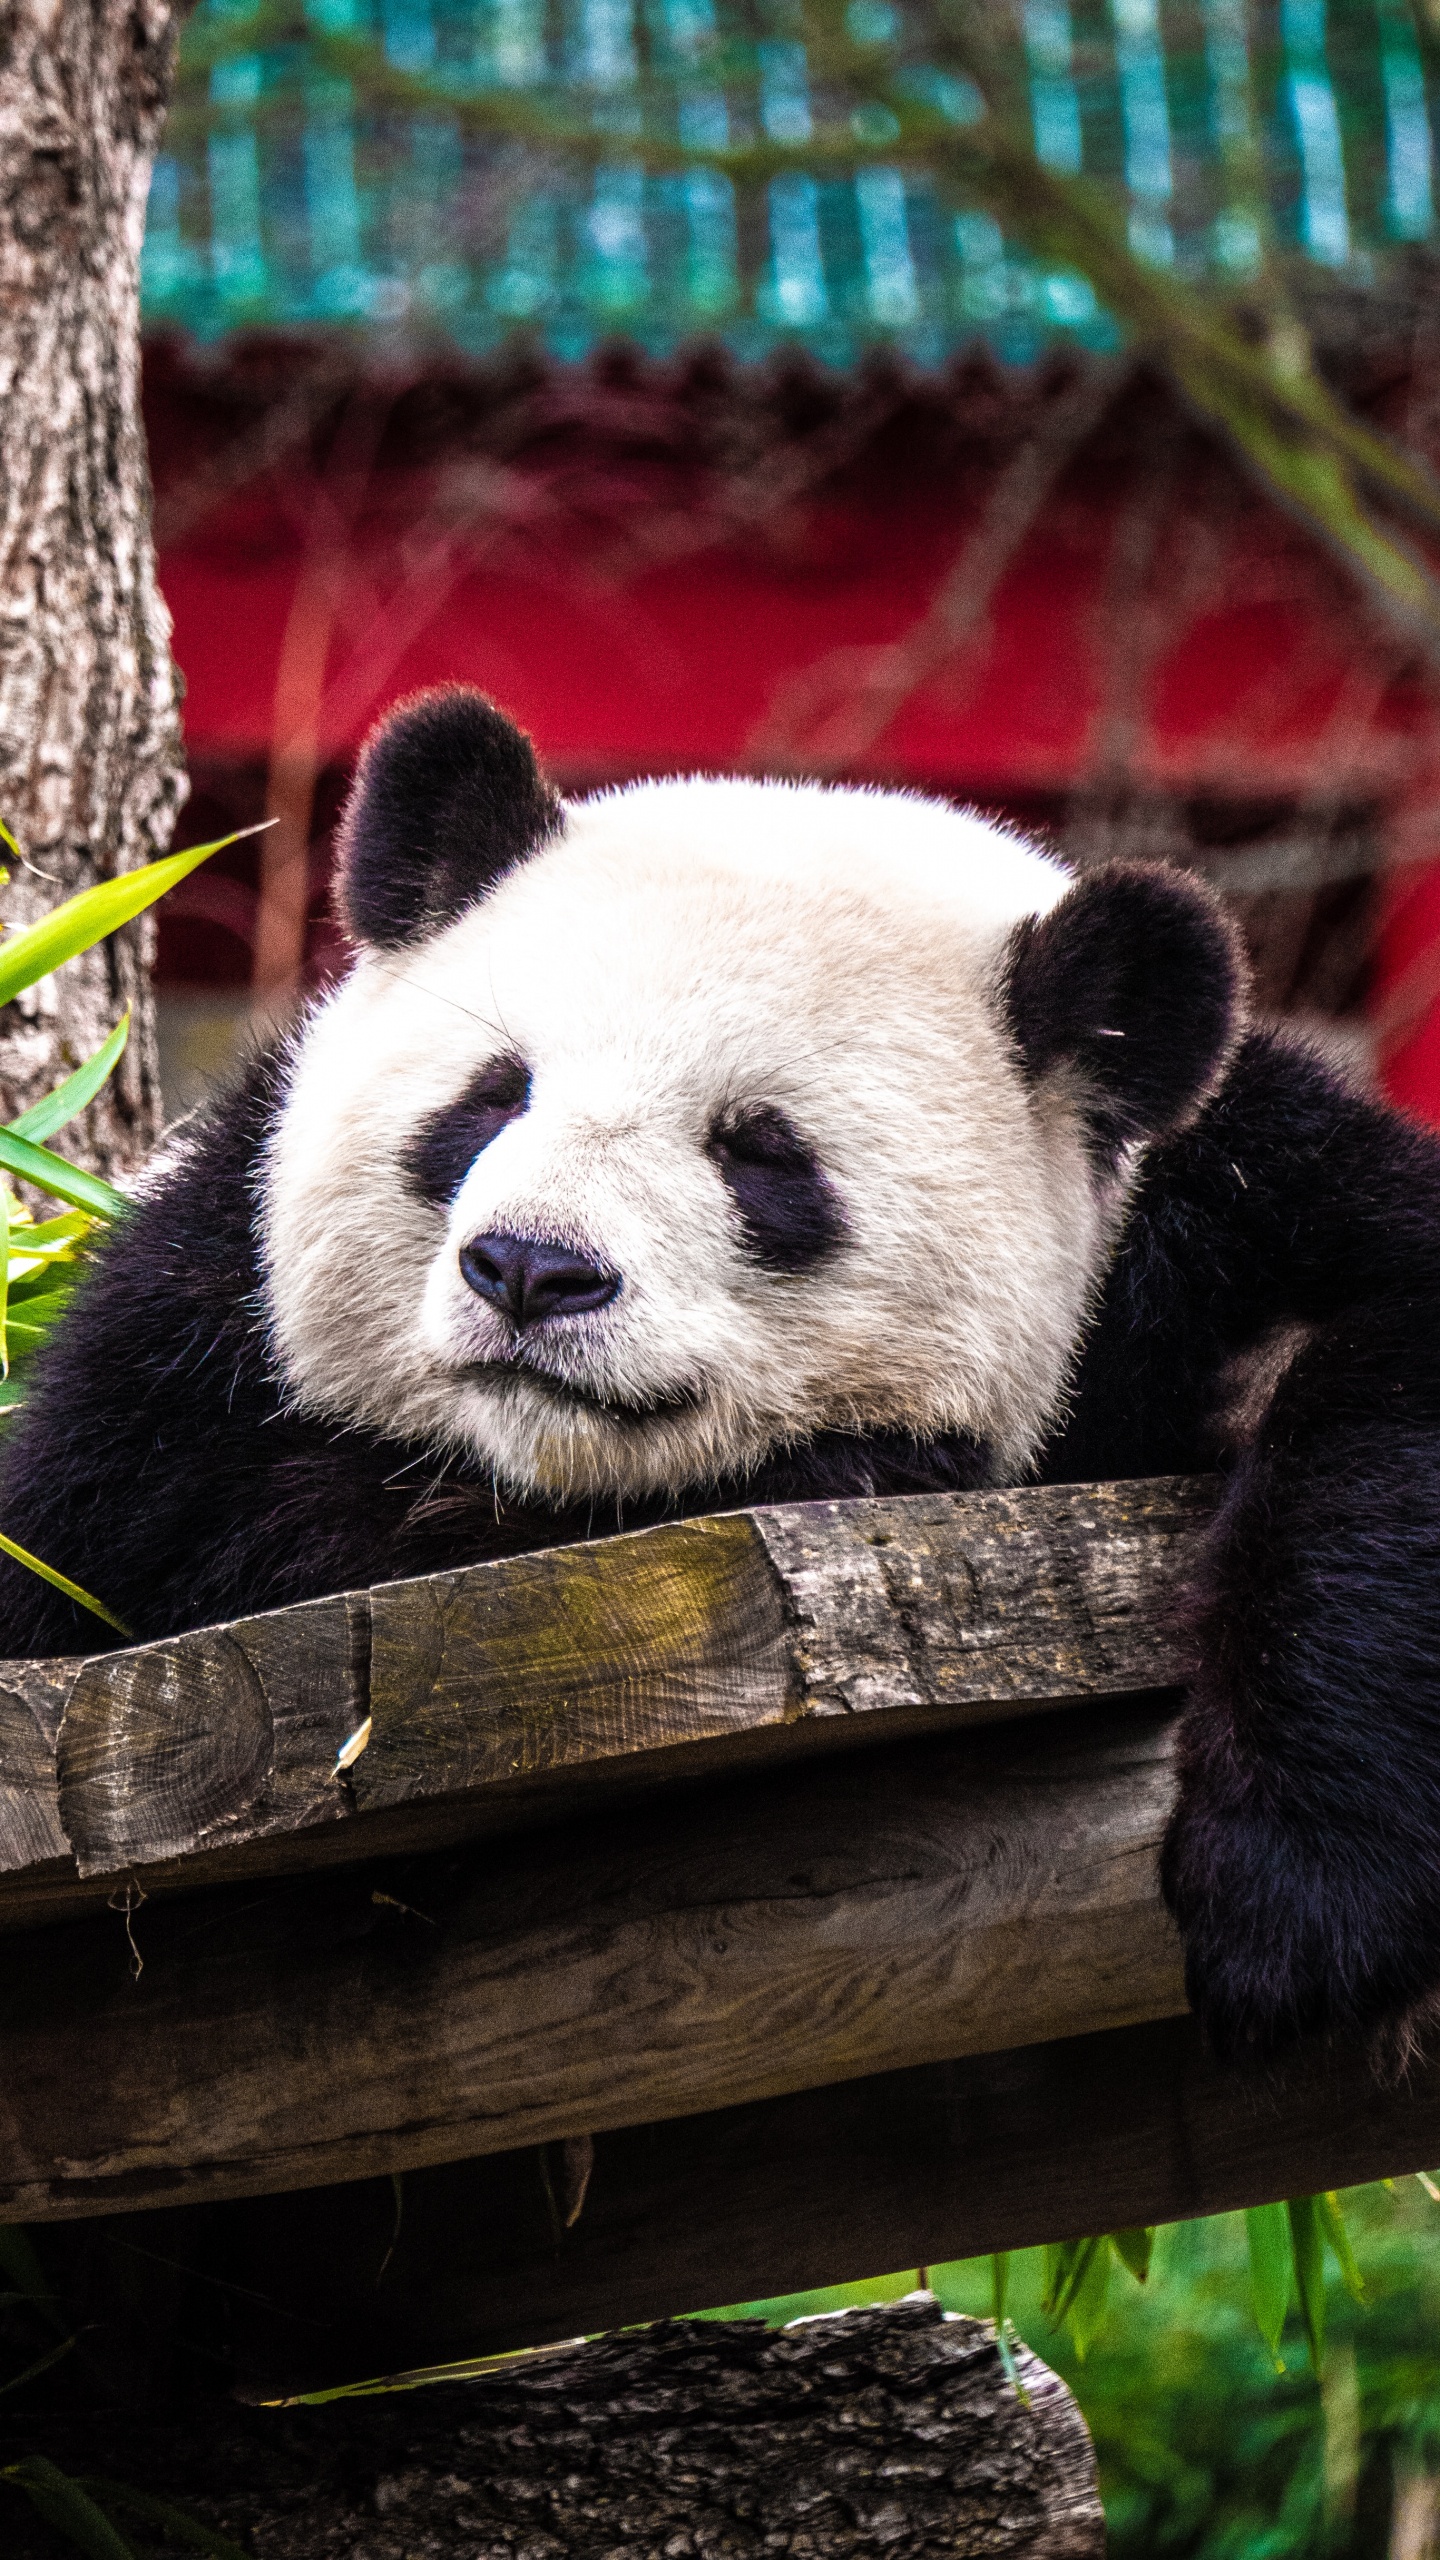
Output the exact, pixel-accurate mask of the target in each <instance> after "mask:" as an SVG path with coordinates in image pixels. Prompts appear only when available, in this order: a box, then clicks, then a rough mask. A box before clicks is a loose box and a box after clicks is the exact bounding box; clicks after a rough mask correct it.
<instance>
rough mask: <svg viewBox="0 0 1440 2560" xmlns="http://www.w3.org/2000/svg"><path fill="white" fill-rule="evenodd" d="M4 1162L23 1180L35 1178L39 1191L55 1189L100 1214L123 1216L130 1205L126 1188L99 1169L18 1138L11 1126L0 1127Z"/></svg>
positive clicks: (63, 1197)
mask: <svg viewBox="0 0 1440 2560" xmlns="http://www.w3.org/2000/svg"><path fill="white" fill-rule="evenodd" d="M0 1165H3V1166H4V1167H5V1170H6V1172H7V1173H14V1174H18V1175H19V1177H20V1180H21V1181H22V1182H33V1183H34V1185H35V1187H36V1189H37V1191H53V1193H54V1195H55V1197H56V1199H57V1200H70V1201H73V1203H74V1205H75V1207H76V1208H77V1209H91V1210H93V1211H94V1213H95V1215H96V1216H97V1217H99V1218H119V1217H122V1216H123V1215H124V1212H125V1211H126V1210H127V1209H128V1208H129V1206H130V1203H129V1201H128V1200H127V1199H126V1197H125V1194H124V1192H123V1191H117V1190H116V1189H115V1186H114V1184H113V1183H110V1182H102V1181H101V1179H100V1176H99V1174H98V1173H86V1172H84V1171H83V1170H82V1168H81V1167H80V1166H79V1165H78V1164H67V1163H66V1161H65V1158H64V1157H63V1156H52V1154H51V1153H50V1150H49V1148H48V1147H37V1146H35V1145H34V1144H33V1143H32V1141H31V1140H30V1139H29V1138H17V1137H16V1136H15V1135H14V1134H13V1132H12V1131H11V1130H9V1129H0Z"/></svg>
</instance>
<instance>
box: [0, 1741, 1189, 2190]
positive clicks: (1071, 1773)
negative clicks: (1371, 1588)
mask: <svg viewBox="0 0 1440 2560" xmlns="http://www.w3.org/2000/svg"><path fill="white" fill-rule="evenodd" d="M1171 1716H1172V1709H1171V1708H1170V1706H1169V1704H1168V1703H1166V1704H1164V1705H1161V1706H1157V1705H1156V1704H1155V1703H1153V1702H1152V1703H1146V1702H1145V1701H1143V1700H1137V1701H1135V1702H1134V1703H1133V1704H1132V1705H1130V1706H1129V1707H1128V1708H1124V1707H1121V1708H1114V1707H1110V1708H1102V1709H1088V1710H1084V1711H1080V1712H1077V1713H1076V1715H1075V1716H1073V1717H1070V1718H1064V1719H1049V1720H1044V1721H1039V1722H1022V1723H1019V1724H1016V1725H1012V1726H1008V1727H999V1728H993V1729H991V1730H990V1731H988V1732H978V1733H974V1734H971V1735H960V1736H954V1735H952V1736H946V1737H942V1738H936V1739H932V1740H925V1741H911V1742H907V1743H902V1744H889V1745H886V1744H882V1745H878V1746H877V1747H876V1748H875V1749H874V1750H873V1751H871V1752H869V1753H867V1754H866V1755H865V1756H864V1757H863V1758H861V1757H859V1756H857V1755H854V1754H847V1755H841V1756H840V1757H839V1758H837V1759H835V1760H833V1761H821V1762H815V1763H812V1764H810V1765H808V1766H805V1767H801V1768H796V1769H790V1770H782V1771H777V1772H774V1773H761V1772H755V1773H751V1774H749V1775H747V1776H746V1777H745V1778H743V1779H741V1780H739V1781H736V1782H733V1783H730V1784H709V1785H706V1786H705V1787H702V1788H696V1789H694V1790H690V1791H685V1792H683V1793H681V1792H676V1793H672V1794H671V1795H670V1796H668V1797H667V1798H665V1799H664V1800H663V1801H662V1803H661V1805H660V1806H658V1807H657V1806H655V1805H648V1806H646V1805H641V1806H638V1807H636V1808H634V1809H632V1810H630V1811H628V1812H626V1813H624V1814H623V1815H617V1816H616V1817H615V1818H613V1819H611V1820H607V1822H606V1824H605V1825H604V1826H603V1828H602V1827H600V1826H597V1825H595V1824H593V1823H591V1822H588V1821H586V1820H584V1819H578V1820H574V1821H572V1822H570V1823H569V1824H566V1825H561V1826H557V1827H556V1828H554V1829H552V1830H549V1831H546V1832H543V1833H539V1834H536V1835H533V1836H531V1837H529V1838H523V1837H521V1838H515V1839H509V1840H504V1841H491V1842H485V1843H480V1844H474V1845H472V1846H470V1847H468V1848H464V1849H461V1850H458V1851H451V1852H447V1853H443V1854H439V1853H432V1854H431V1855H429V1856H427V1857H424V1858H415V1859H410V1860H406V1861H398V1862H395V1863H393V1864H389V1865H385V1866H383V1867H380V1868H376V1867H374V1866H370V1867H360V1868H356V1869H352V1870H342V1871H339V1872H335V1873H330V1874H317V1875H313V1876H308V1877H295V1878H290V1879H273V1880H270V1881H269V1882H267V1883H265V1884H263V1885H262V1884H252V1885H247V1886H243V1887H240V1886H232V1887H226V1888H224V1889H222V1890H219V1891H213V1892H210V1893H207V1894H205V1895H203V1896H198V1897H192V1898H189V1899H177V1900H173V1901H169V1902H163V1901H162V1902H153V1903H150V1904H147V1905H144V1906H142V1907H141V1908H140V1909H139V1910H138V1911H137V1912H132V1914H131V1916H130V1919H129V1923H128V1930H129V1935H128V1936H127V1923H126V1921H125V1919H124V1918H123V1917H122V1916H121V1915H119V1914H118V1913H117V1914H109V1913H107V1914H103V1915H101V1916H100V1917H99V1918H98V1919H85V1920H79V1921H75V1922H72V1923H68V1924H65V1925H61V1926H57V1927H54V1928H51V1929H48V1930H46V1931H44V1932H40V1933H37V1934H35V1935H33V1936H32V1937H31V1939H30V1940H29V1942H28V1944H27V1946H26V1949H25V1961H24V1963H23V1965H16V1966H13V1967H11V1968H7V1969H6V1971H5V1973H4V1975H3V1977H0V2052H3V2054H4V2059H5V2068H4V2072H3V2074H0V2213H3V2215H4V2216H6V2217H8V2218H12V2219H20V2220H27V2219H39V2218H43V2217H46V2216H50V2215H66V2214H74V2213H96V2212H104V2211H107V2210H114V2209H117V2208H120V2207H123V2206H124V2205H127V2204H131V2203H164V2202H169V2201H172V2200H174V2199H177V2198H180V2197H183V2196H186V2195H195V2194H200V2193H204V2194H208V2195H213V2196H224V2195H243V2194H246V2193H257V2192H263V2191H265V2190H267V2189H270V2190H274V2189H279V2188H284V2187H291V2186H294V2187H301V2186H309V2185H318V2184H323V2183H326V2182H329V2181H333V2180H338V2179H344V2178H347V2177H360V2176H365V2175H370V2174H374V2173H377V2172H379V2173H384V2174H389V2173H391V2172H393V2171H397V2170H402V2169H407V2168H411V2167H415V2166H418V2165H421V2164H425V2163H430V2162H436V2161H442V2160H446V2159H455V2158H459V2157H464V2156H469V2155H475V2154H479V2153H484V2152H489V2151H498V2150H505V2149H510V2148H513V2147H515V2146H517V2145H522V2144H526V2143H531V2142H537V2141H549V2140H563V2139H565V2138H566V2137H567V2136H572V2135H578V2134H582V2133H589V2134H594V2133H596V2132H598V2131H600V2130H602V2129H603V2128H605V2127H608V2126H617V2125H625V2124H634V2123H637V2122H644V2121H647V2120H651V2119H658V2118H664V2117H668V2116H672V2115H683V2114H690V2113H694V2112H697V2111H702V2110H706V2109H710V2108H713V2107H716V2106H721V2105H726V2104H730V2103H734V2102H737V2101H742V2100H752V2099H758V2098H764V2097H770V2096H775V2095H778V2094H780V2093H782V2092H784V2091H787V2090H795V2089H802V2088H806V2087H813V2086H817V2085H821V2084H824V2083H828V2082H832V2081H838V2080H844V2079H847V2078H851V2077H857V2076H861V2075H864V2074H868V2073H873V2072H875V2071H878V2070H884V2069H890V2068H895V2067H899V2066H902V2065H906V2064H913V2063H918V2062H924V2061H930V2060H934V2059H938V2058H940V2057H946V2056H952V2055H956V2054H963V2053H972V2052H981V2051H988V2050H994V2049H996V2048H999V2047H1002V2046H1014V2045H1019V2044H1024V2043H1026V2042H1029V2041H1034V2040H1040V2039H1044V2038H1047V2037H1053V2036H1054V2035H1056V2034H1057V2033H1059V2032H1083V2031H1086V2030H1090V2029H1096V2028H1100V2027H1106V2026H1113V2025H1119V2024H1125V2023H1129V2022H1131V2021H1135V2020H1139V2019H1145V2018H1151V2017H1156V2016H1162V2015H1165V2014H1167V2013H1170V2012H1172V2011H1174V2010H1176V2009H1178V2008H1179V2007H1180V2006H1182V2005H1183V1993H1182V1987H1181V1978H1180V1964H1179V1952H1178V1948H1177V1945H1176V1943H1175V1940H1174V1937H1173V1934H1172V1931H1171V1928H1170V1924H1169V1922H1168V1920H1167V1918H1166V1916H1165V1914H1164V1912H1163V1910H1162V1908H1161V1905H1160V1902H1159V1898H1158V1891H1157V1887H1156V1881H1155V1857H1156V1848H1157V1844H1158V1840H1159V1836H1160V1831H1161V1828H1162V1825H1163V1822H1164V1819H1165V1814H1166V1811H1167V1807H1168V1804H1169V1801H1170V1792H1171V1734H1172V1724H1171ZM130 1937H133V1942H134V1946H135V1948H136V1949H137V1950H138V1953H139V1956H140V1957H141V1958H143V1964H144V1970H143V1972H142V1973H141V1975H140V1977H139V1979H138V1981H136V1980H132V1978H131V1949H130Z"/></svg>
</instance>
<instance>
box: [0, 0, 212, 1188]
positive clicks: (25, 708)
mask: <svg viewBox="0 0 1440 2560" xmlns="http://www.w3.org/2000/svg"><path fill="white" fill-rule="evenodd" d="M181 14H182V11H181V9H180V8H178V7H176V6H175V5H174V0H9V5H8V6H7V7H6V8H5V10H4V12H3V15H0V540H3V551H0V817H3V819H4V821H5V823H6V825H7V826H8V827H9V828H10V830H11V832H12V833H13V834H14V835H15V837H16V838H17V839H18V841H19V843H20V845H21V847H22V849H23V851H24V854H25V855H26V857H27V863H28V864H33V865H34V866H35V867H34V869H33V870H32V869H30V868H28V867H21V866H20V865H18V864H15V863H14V862H13V859H12V863H11V879H10V883H9V886H8V888H7V889H6V890H5V893H4V913H5V917H6V921H7V922H8V923H9V924H11V925H24V924H28V923H29V922H31V921H32V920H33V918H34V917H35V916H37V915H39V914H42V913H43V912H44V911H45V910H46V909H47V908H49V907H51V906H54V905H55V904H57V903H58V902H59V900H60V899H61V898H63V897H67V896H69V895H70V894H71V893H72V892H74V891H75V890H77V889H82V888H86V887H88V886H89V885H90V884H91V883H92V882H94V881H96V880H100V879H106V878H109V877H110V876H112V875H113V874H114V873H116V872H119V871H127V870H132V869H133V868H134V867H135V866H136V865H137V864H139V863H142V862H147V861H150V860H152V859H153V858H154V857H155V856H156V855H157V854H159V853H163V852H164V850H165V847H166V845H167V844H168V842H169V839H170V835H171V831H172V829H173V826H174V823H175V818H176V815H177V813H178V811H179V809H180V807H181V805H182V803H183V801H184V799H185V795H186V790H187V784H186V780H185V771H184V760H183V750H182V744H181V728H180V713H179V690H180V688H179V684H178V681H177V678H176V674H175V669H174V667H173V665H172V662H171V658H170V617H169V614H168V613H167V611H166V608H165V604H164V600H163V598H162V597H161V594H160V591H159V587H158V584H157V581H156V575H155V556H154V550H153V546H152V542H151V533H150V477H149V468H148V463H147V459H146V452H145V439H144V429H143V425H142V421H141V415H140V315H139V260H140V245H141V240H142V237H143V233H144V224H145V204H146V196H147V192H148V189H149V183H150V169H151V162H152V159H153V155H154V149H155V143H156V140H157V137H158V135H159V131H160V126H161V123H162V121H163V118H164V114H165V109H166V106H167V103H168V100H169V95H170V85H171V80H172V76H173V71H174V61H175V49H176V32H177V27H178V22H179V18H180V16H181ZM42 875H43V876H42ZM152 944H153V925H152V924H151V923H150V920H149V919H148V918H144V919H142V920H141V921H140V922H139V923H138V924H136V925H132V926H130V927H128V928H127V929H126V930H125V932H123V933H122V934H120V935H118V936H116V937H115V938H114V939H112V940H111V941H110V942H108V943H105V944H102V945H101V946H100V947H99V948H98V949H96V950H94V951H92V952H88V953H86V954H84V955H83V956H82V957H81V958H79V959H77V960H73V961H71V962H69V963H68V964H67V966H66V968H65V970H64V972H63V974H61V975H60V976H59V977H58V978H51V979H46V980H43V981H42V982H41V984H40V985H39V986H37V987H35V988H33V989H31V990H30V991H29V993H28V994H27V995H25V996H23V997H21V998H20V999H19V1000H18V1001H17V1002H16V1003H14V1004H13V1005H11V1006H9V1007H7V1008H6V1009H5V1012H4V1014H3V1016H0V1118H4V1119H7V1120H8V1119H10V1118H12V1117H13V1116H14V1114H15V1113H16V1112H18V1111H21V1110H24V1109H25V1108H26V1107H27V1106H28V1105H29V1104H30V1103H32V1102H34V1101H35V1100H36V1099H37V1098H38V1097H39V1096H40V1095H41V1094H42V1093H44V1092H46V1091H48V1089H49V1088H50V1086H51V1085H52V1084H54V1083H55V1082H57V1081H58V1079H59V1078H60V1077H61V1076H62V1075H64V1074H65V1073H67V1072H68V1070H69V1069H70V1068H71V1067H72V1066H73V1065H75V1064H77V1063H78V1062H79V1060H80V1059H81V1058H83V1057H86V1056H88V1055H89V1053H90V1051H91V1050H92V1049H94V1048H95V1047H96V1046H97V1045H98V1043H99V1041H100V1040H101V1039H102V1038H103V1037H104V1035H105V1033H106V1032H107V1031H108V1030H109V1029H110V1027H111V1025H112V1024H113V1023H114V1022H115V1020H116V1019H117V1017H118V1015H119V1013H120V1012H121V1010H122V1008H123V1007H124V1006H125V1005H126V1004H129V1005H130V1006H131V1007H132V1008H133V1020H132V1030H131V1038H130V1044H129V1048H128V1050H127V1052H126V1054H125V1056H124V1058H123V1059H122V1060H121V1063H120V1067H119V1069H118V1071H117V1073H116V1074H115V1076H113V1077H112V1079H111V1081H110V1083H109V1085H108V1086H107V1087H106V1088H105V1090H104V1092H103V1093H102V1094H101V1095H100V1096H99V1097H98V1098H97V1100H96V1101H95V1102H94V1103H93V1104H92V1105H91V1107H90V1110H89V1112H88V1113H87V1114H86V1115H85V1119H84V1121H83V1122H82V1123H78V1124H77V1125H76V1127H75V1129H74V1130H73V1131H71V1132H70V1133H68V1134H67V1137H66V1140H65V1150H66V1152H67V1154H70V1155H72V1156H74V1157H76V1158H77V1159H78V1160H80V1161H83V1162H85V1163H87V1164H89V1165H91V1166H93V1167H94V1168H96V1169H97V1170H99V1171H101V1172H105V1173H114V1172H123V1171H124V1170H126V1169H127V1168H128V1167H130V1166H133V1165H135V1164H137V1163H138V1162H139V1161H140V1160H141V1159H142V1157H143V1156H144V1154H145V1152H146V1150H147V1148H148V1147H149V1146H150V1144H151V1143H152V1141H153V1139H154V1137H155V1135H156V1131H157V1129H158V1126H159V1100H160V1097H159V1076H158V1069H157V1063H156V1051H155V1031H154V1016H153V1009H152V1001H151V996H150V987H149V960H150V952H151V948H152Z"/></svg>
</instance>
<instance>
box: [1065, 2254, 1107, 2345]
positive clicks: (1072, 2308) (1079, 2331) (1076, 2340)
mask: <svg viewBox="0 0 1440 2560" xmlns="http://www.w3.org/2000/svg"><path fill="white" fill-rule="evenodd" d="M1114 2264H1115V2248H1114V2244H1113V2242H1112V2241H1111V2240H1110V2238H1109V2237H1108V2235H1107V2236H1105V2237H1104V2238H1102V2239H1099V2240H1095V2241H1092V2242H1091V2243H1090V2255H1089V2256H1088V2257H1087V2258H1086V2260H1085V2262H1084V2265H1083V2267H1082V2268H1081V2270H1080V2272H1079V2276H1078V2279H1077V2281H1076V2284H1075V2286H1074V2290H1073V2291H1072V2293H1071V2295H1070V2299H1069V2301H1068V2303H1067V2304H1066V2307H1065V2314H1064V2318H1065V2326H1066V2328H1067V2329H1068V2330H1069V2332H1070V2337H1071V2341H1072V2343H1073V2345H1074V2348H1075V2353H1076V2354H1077V2356H1078V2357H1079V2358H1080V2361H1081V2363H1082V2364H1083V2363H1084V2361H1085V2358H1086V2357H1087V2355H1088V2354H1089V2352H1090V2349H1091V2346H1092V2345H1093V2343H1094V2341H1095V2339H1096V2338H1097V2336H1098V2335H1099V2332H1100V2327H1101V2323H1102V2322H1103V2320H1104V2318H1105V2304H1106V2298H1107V2296H1108V2294H1109V2291H1110V2272H1111V2269H1112V2268H1113V2266H1114Z"/></svg>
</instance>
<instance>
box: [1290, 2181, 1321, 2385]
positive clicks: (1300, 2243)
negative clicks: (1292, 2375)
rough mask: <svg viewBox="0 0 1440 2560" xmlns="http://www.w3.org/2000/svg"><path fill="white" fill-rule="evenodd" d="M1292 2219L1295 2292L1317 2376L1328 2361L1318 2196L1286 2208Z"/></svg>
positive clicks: (1300, 2198) (1294, 2199)
mask: <svg viewBox="0 0 1440 2560" xmlns="http://www.w3.org/2000/svg"><path fill="white" fill-rule="evenodd" d="M1285 2210H1286V2212H1287V2213H1288V2215H1289V2217H1290V2246H1291V2249H1292V2251H1293V2253H1294V2259H1295V2289H1296V2291H1297V2293H1298V2294H1299V2296H1300V2317H1301V2319H1302V2320H1303V2321H1304V2323H1305V2337H1306V2341H1307V2344H1308V2345H1309V2349H1310V2361H1311V2363H1312V2364H1313V2366H1314V2367H1315V2370H1316V2372H1317V2373H1318V2372H1319V2371H1320V2367H1321V2365H1322V2364H1323V2363H1324V2361H1325V2251H1324V2247H1323V2244H1322V2240H1321V2230H1320V2216H1319V2213H1318V2211H1317V2210H1316V2200H1315V2198H1314V2196H1295V2197H1292V2199H1291V2201H1290V2203H1289V2204H1288V2205H1287V2206H1286V2208H1285Z"/></svg>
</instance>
